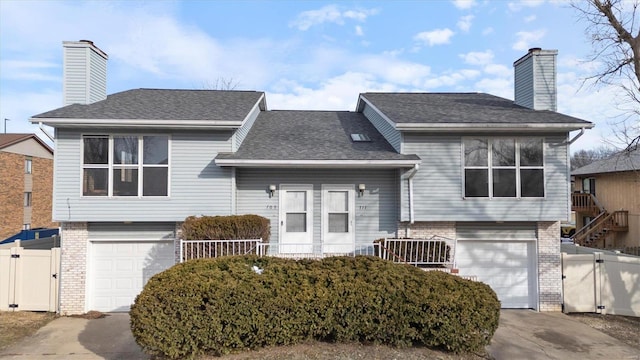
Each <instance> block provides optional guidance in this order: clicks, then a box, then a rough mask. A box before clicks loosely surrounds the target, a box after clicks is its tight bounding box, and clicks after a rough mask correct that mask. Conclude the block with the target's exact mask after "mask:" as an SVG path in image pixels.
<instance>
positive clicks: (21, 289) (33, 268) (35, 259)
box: [0, 242, 60, 312]
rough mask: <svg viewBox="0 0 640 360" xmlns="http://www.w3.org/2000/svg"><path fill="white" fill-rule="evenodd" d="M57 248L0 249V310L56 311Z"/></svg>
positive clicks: (58, 254) (58, 271)
mask: <svg viewBox="0 0 640 360" xmlns="http://www.w3.org/2000/svg"><path fill="white" fill-rule="evenodd" d="M59 273H60V248H53V249H51V250H28V249H24V248H22V247H20V246H19V242H17V243H16V246H14V247H12V248H10V249H0V311H50V312H57V310H58V278H59V276H58V274H59Z"/></svg>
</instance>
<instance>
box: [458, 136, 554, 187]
mask: <svg viewBox="0 0 640 360" xmlns="http://www.w3.org/2000/svg"><path fill="white" fill-rule="evenodd" d="M463 146H464V196H465V197H489V198H494V197H495V198H509V197H518V198H521V197H522V198H527V197H532V198H537V197H544V160H543V159H544V156H543V147H544V146H543V141H542V139H541V138H517V139H514V138H506V137H505V138H500V137H496V138H480V137H476V138H466V139H464V140H463Z"/></svg>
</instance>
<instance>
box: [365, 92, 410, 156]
mask: <svg viewBox="0 0 640 360" xmlns="http://www.w3.org/2000/svg"><path fill="white" fill-rule="evenodd" d="M362 113H363V114H364V116H365V117H366V118H367V119H369V121H370V122H371V124H373V126H375V128H376V129H377V130H378V132H379V133H380V134H382V136H384V138H385V139H387V141H388V142H389V144H391V146H393V148H394V149H395V150H396V151H397V152H399V153H400V152H401V143H402V135H401V134H400V131H398V130H396V129H394V128H393V126H392V125H391V124H389V122H388V121H387V120H385V119H384V118H383V117H382V116H380V114H379V113H378V112H377V111H375V110H374V109H373V108H372V107H371V106H369V104H365V105H364V110H363V111H362ZM407 154H408V153H407Z"/></svg>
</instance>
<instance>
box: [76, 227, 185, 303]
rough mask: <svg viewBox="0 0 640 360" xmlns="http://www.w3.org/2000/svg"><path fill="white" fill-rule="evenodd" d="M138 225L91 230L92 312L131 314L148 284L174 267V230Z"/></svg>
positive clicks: (90, 286) (90, 285)
mask: <svg viewBox="0 0 640 360" xmlns="http://www.w3.org/2000/svg"><path fill="white" fill-rule="evenodd" d="M136 225H138V226H125V227H123V228H121V229H115V228H113V227H111V226H110V224H109V225H105V224H100V225H95V226H92V227H90V231H89V236H90V240H91V242H90V244H91V249H90V252H91V257H90V264H89V269H90V274H89V279H90V281H89V284H88V285H89V294H90V295H89V299H88V300H89V304H88V305H89V306H88V307H89V309H91V310H98V311H102V312H121V311H129V308H130V306H131V304H132V303H133V301H134V300H135V297H136V296H137V295H138V294H139V293H140V292H141V291H142V288H143V287H144V285H145V284H146V283H147V281H148V280H149V279H150V278H151V277H152V276H153V275H155V274H157V273H159V272H161V271H164V270H166V269H168V268H169V267H171V266H173V265H174V263H175V255H174V242H173V240H172V239H171V240H167V237H172V236H173V228H171V232H170V233H167V232H166V231H165V230H168V229H167V228H168V227H167V226H164V227H162V226H161V227H158V226H154V227H153V228H150V227H148V226H146V227H145V226H140V225H139V224H136ZM105 230H108V231H105ZM161 239H162V240H161Z"/></svg>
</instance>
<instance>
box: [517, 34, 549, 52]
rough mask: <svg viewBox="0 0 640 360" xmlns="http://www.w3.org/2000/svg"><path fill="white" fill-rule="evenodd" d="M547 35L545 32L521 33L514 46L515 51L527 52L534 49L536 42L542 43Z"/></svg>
mask: <svg viewBox="0 0 640 360" xmlns="http://www.w3.org/2000/svg"><path fill="white" fill-rule="evenodd" d="M545 34H546V31H545V30H535V31H519V32H517V33H516V42H515V43H514V44H513V46H512V48H513V50H519V51H525V50H528V49H530V48H531V47H533V45H537V44H533V43H535V42H538V41H540V40H541V39H542V38H543V37H544V35H545Z"/></svg>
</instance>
